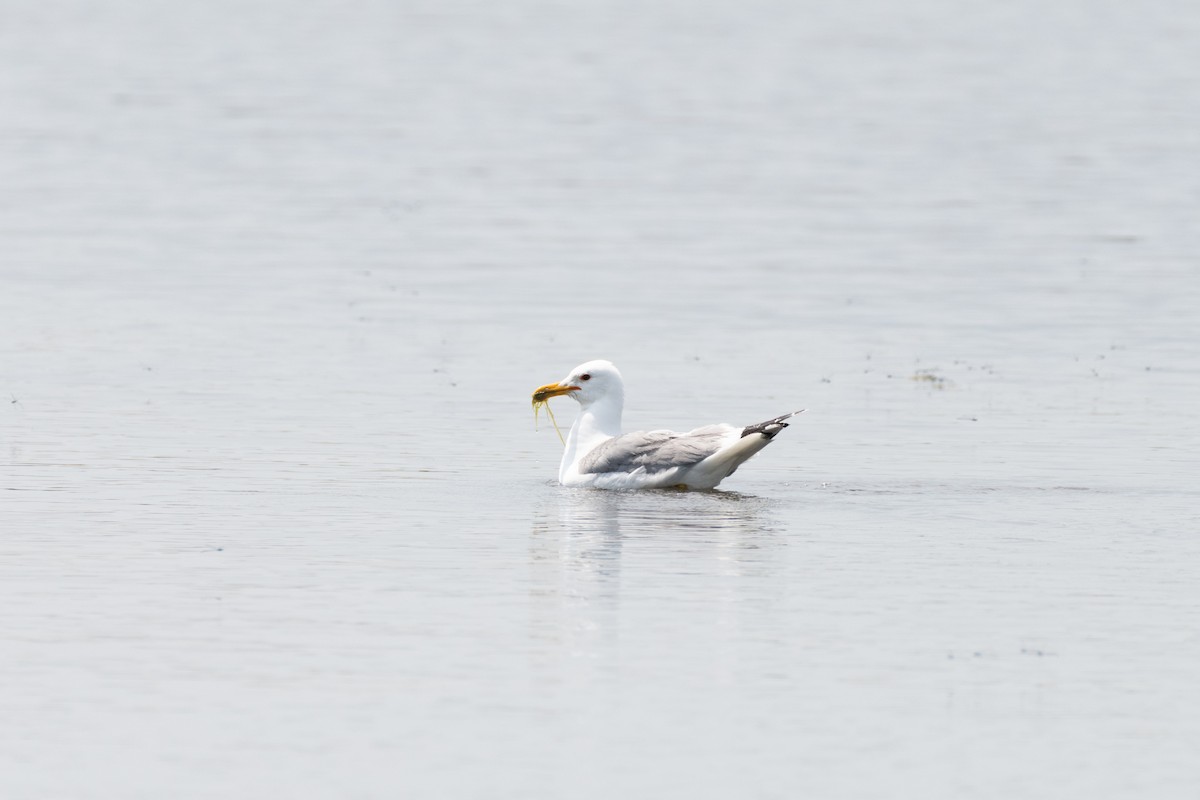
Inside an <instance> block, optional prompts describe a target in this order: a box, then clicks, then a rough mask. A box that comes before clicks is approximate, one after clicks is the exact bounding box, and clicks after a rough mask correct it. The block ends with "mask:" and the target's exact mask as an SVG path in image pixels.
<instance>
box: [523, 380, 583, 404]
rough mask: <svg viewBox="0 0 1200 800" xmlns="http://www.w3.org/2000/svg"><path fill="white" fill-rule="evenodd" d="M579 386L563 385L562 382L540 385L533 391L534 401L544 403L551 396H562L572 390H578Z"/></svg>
mask: <svg viewBox="0 0 1200 800" xmlns="http://www.w3.org/2000/svg"><path fill="white" fill-rule="evenodd" d="M578 391H579V387H578V386H563V385H562V384H561V383H547V384H546V385H545V386H539V387H538V388H537V389H535V390H534V392H533V402H534V403H544V402H546V401H547V400H549V399H550V398H551V397H560V396H562V395H564V394H570V393H571V392H578Z"/></svg>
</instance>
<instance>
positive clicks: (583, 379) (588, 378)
mask: <svg viewBox="0 0 1200 800" xmlns="http://www.w3.org/2000/svg"><path fill="white" fill-rule="evenodd" d="M591 379H592V376H591V375H589V374H587V373H586V372H585V373H583V374H582V375H580V376H579V380H581V381H590V380H591Z"/></svg>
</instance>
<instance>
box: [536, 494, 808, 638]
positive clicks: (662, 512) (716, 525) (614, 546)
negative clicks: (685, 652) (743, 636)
mask: <svg viewBox="0 0 1200 800" xmlns="http://www.w3.org/2000/svg"><path fill="white" fill-rule="evenodd" d="M773 503H774V501H771V500H768V499H765V498H760V497H754V496H751V495H742V494H737V493H734V492H688V493H680V492H659V491H655V492H601V491H586V490H585V491H580V492H555V493H552V494H551V495H550V496H548V498H547V502H546V503H545V504H544V505H543V506H542V507H541V508H540V509H539V511H538V513H537V515H536V516H535V518H534V520H533V530H532V536H531V537H530V556H531V558H530V566H531V570H532V574H531V579H532V580H531V594H530V602H531V612H532V618H531V622H532V625H533V627H534V630H535V638H538V639H543V640H545V641H547V642H553V643H554V644H553V646H552V647H551V649H550V650H549V651H548V652H547V653H546V654H547V655H549V654H551V653H554V654H556V657H557V656H561V655H564V654H567V655H570V656H573V657H578V656H586V657H594V656H598V655H600V654H602V653H610V652H612V651H613V650H614V648H616V647H617V635H618V633H619V631H620V629H621V627H622V620H623V619H625V621H626V624H628V623H629V615H630V613H631V611H634V610H636V611H634V613H636V614H637V615H638V617H640V618H641V619H642V621H643V622H644V614H645V613H646V609H647V606H646V598H647V596H648V595H656V596H661V597H664V598H671V597H677V598H684V597H686V598H688V603H689V605H693V604H694V603H695V602H696V601H697V600H698V599H699V598H698V597H697V596H696V595H694V594H693V592H694V591H695V590H696V583H695V582H697V581H698V582H700V584H702V585H703V586H702V588H700V596H699V597H702V603H703V604H704V605H706V606H708V607H709V609H708V610H709V611H710V612H712V613H715V614H718V615H720V616H721V617H723V618H729V619H733V620H734V621H735V622H734V624H740V622H738V620H742V619H744V615H754V614H756V613H758V612H759V609H760V607H761V602H763V601H765V600H767V599H768V598H770V597H773V596H779V595H782V594H783V593H784V591H785V588H786V587H784V586H783V585H782V583H781V582H780V580H779V573H778V559H779V555H780V551H781V548H782V547H783V538H782V537H781V536H780V534H779V533H778V532H777V531H776V530H775V525H774V523H773V521H772V519H771V517H772V514H771V506H772V505H773ZM693 607H694V606H693ZM635 618H637V617H635ZM634 624H635V625H637V624H638V623H634ZM746 624H750V623H749V622H747V623H746Z"/></svg>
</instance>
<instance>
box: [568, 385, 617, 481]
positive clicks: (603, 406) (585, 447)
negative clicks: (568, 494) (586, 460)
mask: <svg viewBox="0 0 1200 800" xmlns="http://www.w3.org/2000/svg"><path fill="white" fill-rule="evenodd" d="M624 405H625V398H624V397H623V396H622V395H621V394H620V393H617V392H614V393H609V394H607V395H605V396H604V397H601V398H598V399H596V400H594V401H593V402H591V403H589V404H588V405H586V406H582V407H581V408H580V409H579V416H578V417H576V418H575V424H574V425H572V426H571V432H570V433H569V434H567V447H566V450H564V451H563V459H562V464H561V465H560V467H559V470H558V475H559V480H560V481H561V480H562V479H563V477H564V476H565V475H566V474H567V472H568V470H570V468H571V467H572V466H573V465H574V464H575V462H576V461H578V460H579V459H580V458H582V457H583V456H586V455H587V454H588V453H590V452H592V450H593V449H594V448H595V447H596V445H598V444H600V443H601V442H603V441H606V440H608V439H611V438H612V437H614V436H620V435H621V410H622V407H623V406H624Z"/></svg>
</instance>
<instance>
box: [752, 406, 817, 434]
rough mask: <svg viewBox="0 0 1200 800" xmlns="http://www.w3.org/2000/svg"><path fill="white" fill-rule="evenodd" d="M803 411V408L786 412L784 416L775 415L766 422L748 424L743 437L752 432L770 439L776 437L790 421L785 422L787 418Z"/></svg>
mask: <svg viewBox="0 0 1200 800" xmlns="http://www.w3.org/2000/svg"><path fill="white" fill-rule="evenodd" d="M803 413H804V409H803V408H802V409H800V410H799V411H793V412H792V413H790V414H784V415H783V416H782V417H775V419H769V420H767V421H766V422H759V423H757V424H755V425H747V426H746V427H745V428H743V429H742V438H743V439H745V438H746V437H747V436H749V435H750V434H752V433H761V434H762V435H763V436H765V437H766V438H768V439H774V438H775V434H777V433H779V432H780V431H781V430H783V429H784V428H786V427H787V426H788V423H786V422H784V420H785V419H791V418H792V417H794V416H796V415H797V414H803Z"/></svg>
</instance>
